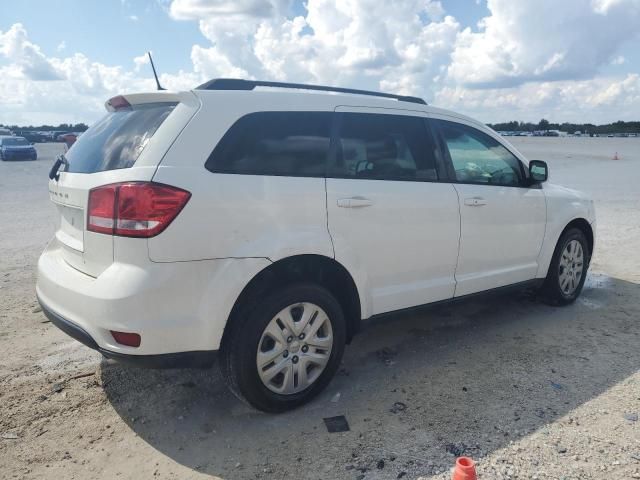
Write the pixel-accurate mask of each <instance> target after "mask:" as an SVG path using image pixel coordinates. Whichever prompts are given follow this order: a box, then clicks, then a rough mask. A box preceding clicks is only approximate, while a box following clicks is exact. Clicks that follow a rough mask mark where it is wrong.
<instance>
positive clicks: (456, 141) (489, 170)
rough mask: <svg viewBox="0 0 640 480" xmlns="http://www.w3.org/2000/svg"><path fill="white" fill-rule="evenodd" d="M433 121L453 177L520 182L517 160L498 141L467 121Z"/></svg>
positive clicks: (518, 184)
mask: <svg viewBox="0 0 640 480" xmlns="http://www.w3.org/2000/svg"><path fill="white" fill-rule="evenodd" d="M437 123H438V124H439V126H440V132H441V133H442V136H443V138H444V141H445V143H446V145H447V148H448V149H449V155H450V156H451V162H452V163H453V169H454V171H455V178H456V180H457V181H459V182H464V183H482V184H492V185H505V186H512V187H517V186H520V185H522V180H523V174H522V168H521V166H520V161H519V160H518V159H517V158H516V157H515V156H514V155H513V154H512V153H511V152H509V150H507V149H506V148H505V147H503V146H502V145H501V144H500V142H498V141H497V140H495V139H494V138H492V137H490V136H489V135H487V134H486V133H483V132H481V131H480V130H477V129H475V128H473V127H469V126H467V125H461V124H459V123H453V122H446V121H441V120H438V121H437Z"/></svg>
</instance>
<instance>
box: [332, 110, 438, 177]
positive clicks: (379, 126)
mask: <svg viewBox="0 0 640 480" xmlns="http://www.w3.org/2000/svg"><path fill="white" fill-rule="evenodd" d="M331 173H332V174H334V175H336V176H340V177H355V178H369V179H382V180H437V179H438V175H437V172H436V160H435V154H434V147H433V145H432V141H431V137H430V136H429V135H428V132H427V130H426V127H425V124H424V119H422V118H420V117H409V116H400V115H380V114H371V113H343V114H341V120H340V131H339V135H338V145H337V152H336V165H335V166H334V168H333V169H332V172H331Z"/></svg>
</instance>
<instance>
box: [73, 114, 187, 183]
mask: <svg viewBox="0 0 640 480" xmlns="http://www.w3.org/2000/svg"><path fill="white" fill-rule="evenodd" d="M175 106H176V104H175V103H152V104H144V105H135V106H134V107H133V108H131V109H125V110H118V111H115V112H109V113H108V114H106V115H105V116H104V117H102V118H101V119H100V120H99V121H98V122H97V123H95V124H94V125H92V126H91V128H89V129H88V130H87V131H86V132H84V133H83V134H82V135H81V136H80V137H78V140H77V141H76V142H75V143H74V144H73V147H71V148H70V149H69V151H68V152H67V154H66V157H67V161H68V162H69V166H68V167H67V169H66V171H67V172H71V173H95V172H104V171H106V170H117V169H120V168H128V167H131V166H132V165H133V164H134V163H135V162H136V160H137V159H138V157H139V156H140V153H142V151H143V150H144V147H145V146H146V145H147V143H148V142H149V140H150V139H151V137H153V135H154V133H155V132H156V130H157V129H158V127H159V126H160V125H162V122H164V121H165V120H166V118H167V117H168V116H169V115H170V114H171V112H172V111H173V109H174V108H175Z"/></svg>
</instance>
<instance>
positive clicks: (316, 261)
mask: <svg viewBox="0 0 640 480" xmlns="http://www.w3.org/2000/svg"><path fill="white" fill-rule="evenodd" d="M296 282H313V283H317V284H319V285H321V286H323V287H324V288H326V289H327V290H329V291H330V292H331V293H332V294H333V295H334V296H335V297H336V299H337V300H338V302H339V303H340V306H341V307H342V310H343V312H344V315H345V320H346V323H347V325H346V327H347V343H349V342H350V341H351V339H352V338H353V336H354V335H355V334H356V333H357V332H358V331H359V329H360V322H361V303H360V294H359V292H358V288H357V286H356V283H355V281H354V280H353V277H352V276H351V274H350V273H349V271H348V270H347V269H346V268H345V267H344V266H343V265H342V264H340V263H339V262H338V261H336V260H334V259H333V258H330V257H326V256H323V255H295V256H291V257H286V258H283V259H281V260H278V261H276V262H274V263H272V264H271V265H269V266H267V267H265V268H264V269H262V270H261V271H260V272H258V273H257V274H256V275H255V276H254V277H253V278H252V279H251V280H250V281H249V282H248V283H247V285H245V287H244V288H243V289H242V291H241V292H240V295H239V296H238V298H237V299H236V301H235V303H234V305H233V307H232V309H231V313H230V314H229V318H228V319H227V324H226V326H225V329H224V333H223V337H222V344H224V342H225V338H226V337H227V334H228V332H229V331H230V326H231V325H233V323H234V319H235V318H236V317H237V316H238V315H240V314H241V313H242V310H243V308H245V307H246V306H248V305H251V304H252V303H253V302H256V301H258V299H259V298H260V297H262V296H264V295H267V294H269V293H271V292H273V291H275V290H276V289H277V288H280V287H283V286H286V285H290V284H292V283H296Z"/></svg>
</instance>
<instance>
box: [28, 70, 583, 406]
mask: <svg viewBox="0 0 640 480" xmlns="http://www.w3.org/2000/svg"><path fill="white" fill-rule="evenodd" d="M106 109H107V113H106V115H105V116H104V117H103V118H102V119H101V120H99V121H98V122H97V123H96V124H95V125H93V126H92V127H91V128H90V129H89V130H88V131H87V132H86V133H84V134H83V135H82V136H81V137H80V138H79V139H78V141H77V142H76V143H75V145H73V147H72V148H71V149H70V150H69V151H68V153H67V154H66V158H65V157H62V156H61V157H59V158H58V160H57V161H56V163H55V165H54V166H53V168H52V170H51V173H50V175H49V176H50V182H49V192H50V196H51V200H52V201H53V203H54V204H55V206H56V207H57V210H58V215H59V222H58V227H57V230H56V232H55V237H54V238H53V239H52V240H51V242H50V244H49V245H48V246H47V248H46V250H45V251H44V253H43V254H42V256H41V257H40V260H39V263H38V284H37V287H36V288H37V295H38V298H39V301H40V303H41V305H42V308H43V310H44V312H45V313H46V315H47V316H48V317H49V318H50V319H51V321H52V322H53V323H54V324H55V325H57V326H58V327H59V328H61V329H62V330H64V331H65V332H66V333H68V334H69V335H71V336H72V337H74V338H75V339H77V340H79V341H80V342H82V343H84V344H85V345H87V346H89V347H91V348H94V349H96V350H99V351H100V352H101V353H102V354H103V355H104V356H106V357H109V358H112V359H116V360H120V361H123V362H129V363H135V364H139V365H143V366H151V367H164V368H177V367H206V366H210V365H212V364H213V362H214V359H215V358H216V357H217V358H218V360H217V363H219V365H220V367H221V369H222V372H223V374H224V378H225V379H226V381H227V382H228V384H229V386H230V388H231V390H233V392H234V393H235V394H236V395H238V396H239V397H240V398H242V399H244V400H246V401H248V402H249V403H250V404H252V405H253V406H255V407H256V408H258V409H261V410H264V411H271V412H277V411H283V410H287V409H290V408H293V407H296V406H298V405H301V404H303V403H305V402H307V401H309V400H310V399H311V398H313V397H314V396H315V395H317V394H318V393H319V392H320V391H321V390H322V389H323V388H324V387H325V386H326V385H327V384H328V382H329V381H330V380H331V378H332V376H333V375H334V374H335V372H336V369H337V368H338V366H339V363H340V361H341V357H342V354H343V351H344V348H345V344H347V343H349V342H350V340H351V338H352V337H353V336H354V335H355V334H356V333H357V332H358V329H359V327H360V323H361V321H363V320H365V319H369V318H371V317H374V316H378V315H381V314H386V313H389V312H393V311H397V310H402V309H407V308H412V307H417V306H420V305H425V304H429V303H433V302H442V301H449V300H454V299H458V298H461V297H465V296H469V295H473V294H476V293H479V292H484V291H489V290H495V289H498V288H502V287H510V286H525V285H526V286H537V287H538V288H539V289H540V291H541V297H542V298H546V299H547V301H549V302H551V303H554V304H557V305H564V304H568V303H571V302H573V301H574V300H575V299H576V297H577V296H578V295H579V294H580V291H581V289H582V286H583V284H584V281H585V277H586V273H587V268H588V266H589V260H590V258H591V254H592V252H593V246H594V230H595V217H594V209H593V203H592V201H590V200H589V199H587V198H586V197H585V196H584V195H582V194H580V193H578V192H576V191H573V190H569V189H567V188H563V187H560V186H556V185H552V184H550V183H548V182H546V180H547V165H546V164H545V162H543V161H540V160H531V161H528V160H527V159H526V158H524V157H523V156H522V155H521V154H520V153H519V152H518V151H517V150H516V149H515V148H514V147H513V146H512V145H510V144H509V143H508V142H506V141H505V140H504V139H503V138H501V137H500V136H498V135H497V134H496V133H495V132H494V131H493V130H491V129H489V128H487V127H486V126H485V125H483V124H481V123H479V122H477V121H475V120H472V119H470V118H467V117H464V116H462V115H458V114H456V113H453V112H449V111H445V110H441V109H437V108H433V107H430V106H427V105H426V103H425V102H424V101H423V100H422V99H420V98H415V97H405V96H399V95H391V94H385V93H376V92H369V91H361V90H350V89H339V88H331V87H320V86H315V85H299V84H283V83H274V82H258V81H247V80H232V79H216V80H212V81H210V82H208V83H205V84H204V85H201V86H200V87H198V88H196V89H194V90H192V91H188V92H181V93H170V92H153V93H143V94H132V95H125V96H117V97H114V98H112V99H110V100H109V101H108V102H107V103H106Z"/></svg>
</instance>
